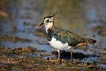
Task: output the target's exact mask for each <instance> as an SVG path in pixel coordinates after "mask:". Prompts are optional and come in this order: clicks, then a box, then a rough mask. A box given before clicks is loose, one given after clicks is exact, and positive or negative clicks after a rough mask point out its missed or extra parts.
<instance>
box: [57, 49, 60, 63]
mask: <svg viewBox="0 0 106 71" xmlns="http://www.w3.org/2000/svg"><path fill="white" fill-rule="evenodd" d="M57 52H58V62H60V50H57Z"/></svg>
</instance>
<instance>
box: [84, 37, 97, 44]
mask: <svg viewBox="0 0 106 71" xmlns="http://www.w3.org/2000/svg"><path fill="white" fill-rule="evenodd" d="M86 42H88V43H90V44H94V43H96V40H94V39H91V38H86Z"/></svg>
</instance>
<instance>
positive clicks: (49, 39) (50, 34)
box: [47, 29, 54, 41]
mask: <svg viewBox="0 0 106 71" xmlns="http://www.w3.org/2000/svg"><path fill="white" fill-rule="evenodd" d="M47 31H48V33H47V40H48V41H51V39H52V37H53V33H54V31H53V30H52V29H48V30H47Z"/></svg>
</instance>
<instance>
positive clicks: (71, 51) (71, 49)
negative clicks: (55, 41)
mask: <svg viewBox="0 0 106 71" xmlns="http://www.w3.org/2000/svg"><path fill="white" fill-rule="evenodd" d="M70 53H71V54H70V55H71V62H73V48H70Z"/></svg>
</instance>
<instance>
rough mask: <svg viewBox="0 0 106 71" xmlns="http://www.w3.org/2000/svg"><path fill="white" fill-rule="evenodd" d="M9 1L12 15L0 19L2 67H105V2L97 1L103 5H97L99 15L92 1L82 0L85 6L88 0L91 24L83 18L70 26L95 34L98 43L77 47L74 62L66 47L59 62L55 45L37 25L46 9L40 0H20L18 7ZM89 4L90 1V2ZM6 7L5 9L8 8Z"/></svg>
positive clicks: (97, 70)
mask: <svg viewBox="0 0 106 71" xmlns="http://www.w3.org/2000/svg"><path fill="white" fill-rule="evenodd" d="M10 3H11V12H10V16H11V17H9V18H4V19H2V21H0V22H1V24H2V26H1V27H0V32H1V33H0V45H1V47H0V51H1V52H0V69H1V71H3V70H4V71H7V70H10V71H15V70H16V71H17V70H25V71H27V70H28V71H29V70H31V71H33V70H34V71H39V70H41V71H42V70H44V71H65V70H67V71H68V70H69V71H70V70H72V71H80V70H84V71H85V70H86V71H91V70H92V71H103V70H104V71H105V68H106V45H105V44H106V24H105V23H106V21H105V20H104V18H106V17H105V14H104V12H105V6H102V3H100V4H99V5H98V7H100V8H98V9H100V12H99V15H101V16H100V17H99V18H98V14H97V13H98V11H97V10H95V8H94V6H92V5H93V4H92V3H93V2H92V1H88V2H85V3H84V4H81V5H82V6H83V5H85V4H86V6H83V9H84V10H86V11H87V12H86V16H87V20H86V21H87V22H88V23H89V24H84V23H83V22H81V23H80V25H79V24H74V25H73V24H72V26H74V28H73V27H71V28H72V29H70V30H72V31H74V32H75V33H78V34H80V35H83V36H85V37H90V38H94V39H96V40H97V43H96V44H95V45H87V46H80V47H74V53H73V63H72V62H70V52H69V51H67V50H66V51H64V50H63V51H61V58H62V62H61V63H57V56H58V55H57V51H56V49H54V48H52V47H51V46H50V45H49V44H48V42H47V40H46V35H45V31H44V29H43V27H39V26H38V25H39V24H40V23H41V21H42V18H43V13H42V12H41V11H40V10H39V9H42V7H40V8H39V9H37V7H36V6H38V4H39V1H36V2H34V0H31V1H27V0H22V1H21V0H20V1H19V4H18V5H17V6H16V9H15V8H13V7H14V2H12V1H11V2H10ZM98 3H99V2H98ZM89 4H91V5H90V6H89ZM103 5H104V4H103ZM33 7H34V8H33ZM90 7H91V8H90ZM3 10H4V11H5V9H3ZM36 10H37V11H36ZM16 11H17V12H16ZM96 14H97V15H96ZM102 15H103V16H102ZM57 18H58V17H57ZM98 20H99V21H98ZM64 21H65V20H64ZM74 23H76V22H74ZM75 26H77V27H75ZM62 27H63V28H66V27H67V26H65V27H64V25H63V26H62ZM78 27H79V28H78ZM69 28H70V27H69Z"/></svg>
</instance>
